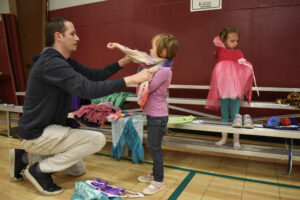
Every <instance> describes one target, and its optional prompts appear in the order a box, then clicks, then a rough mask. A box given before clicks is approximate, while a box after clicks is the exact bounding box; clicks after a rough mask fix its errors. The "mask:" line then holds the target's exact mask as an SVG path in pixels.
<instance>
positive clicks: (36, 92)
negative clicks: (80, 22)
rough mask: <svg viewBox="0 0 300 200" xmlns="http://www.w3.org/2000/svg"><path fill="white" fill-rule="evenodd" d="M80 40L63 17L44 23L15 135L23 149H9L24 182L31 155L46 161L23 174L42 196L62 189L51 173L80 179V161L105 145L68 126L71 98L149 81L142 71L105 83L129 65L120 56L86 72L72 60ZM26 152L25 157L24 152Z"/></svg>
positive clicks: (14, 173)
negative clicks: (41, 43) (43, 41)
mask: <svg viewBox="0 0 300 200" xmlns="http://www.w3.org/2000/svg"><path fill="white" fill-rule="evenodd" d="M78 42H79V38H78V36H77V34H76V31H75V28H74V25H73V23H72V22H71V21H70V20H69V19H67V18H64V17H58V18H54V19H52V20H49V22H48V23H47V25H46V46H47V47H46V48H45V49H44V50H43V51H42V53H41V54H40V55H39V56H37V57H36V58H35V65H34V67H33V69H32V70H31V72H30V75H29V78H28V84H27V89H26V96H25V102H24V106H23V110H24V113H23V115H22V117H21V119H20V120H19V132H18V134H19V136H20V137H21V138H22V139H23V140H22V146H23V147H24V149H25V151H26V152H25V151H24V150H21V149H12V150H10V176H11V178H12V179H13V180H21V179H22V174H21V173H22V171H23V170H24V169H25V168H26V166H27V165H28V162H29V159H28V153H29V155H39V156H40V157H43V158H44V159H42V160H40V161H39V162H36V163H35V164H33V165H31V166H29V167H27V168H26V169H25V171H24V174H25V176H26V177H27V178H28V180H29V181H31V183H32V184H33V185H34V186H35V187H36V188H37V189H38V191H40V192H41V193H42V194H44V195H54V194H59V193H61V192H62V191H63V190H62V188H61V187H59V186H57V185H56V184H54V183H53V180H52V177H51V173H53V172H58V171H66V172H67V173H69V174H72V175H82V174H83V173H84V170H85V166H84V163H83V161H82V159H83V158H85V157H87V156H88V155H91V154H93V153H95V152H98V151H100V150H101V149H102V148H103V146H104V145H105V143H106V140H105V137H104V135H103V134H102V133H99V132H95V131H89V130H81V129H72V128H70V127H67V126H66V124H67V115H68V113H69V111H70V108H71V101H72V95H77V96H80V97H83V98H87V99H91V98H98V97H101V96H106V95H108V94H111V93H114V92H117V91H119V90H121V89H123V88H125V87H126V86H128V85H130V84H133V83H140V82H143V81H145V80H147V81H150V80H151V78H152V74H151V72H150V71H145V70H143V71H142V72H139V73H137V74H134V75H132V76H127V77H125V78H120V79H115V80H107V81H104V80H105V79H107V78H108V77H110V76H112V75H113V74H115V73H116V72H117V71H119V70H120V69H122V67H123V66H124V65H126V64H128V63H130V62H131V60H130V58H128V57H124V58H122V59H120V60H118V62H115V63H113V64H111V65H108V66H107V67H104V68H100V69H90V68H87V67H85V66H83V65H81V64H79V63H77V62H76V61H75V60H74V59H72V58H70V56H71V54H72V53H73V52H75V51H76V49H77V45H78ZM27 152H28V153H27Z"/></svg>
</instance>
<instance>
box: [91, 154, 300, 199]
mask: <svg viewBox="0 0 300 200" xmlns="http://www.w3.org/2000/svg"><path fill="white" fill-rule="evenodd" d="M96 154H97V155H102V156H106V157H111V156H110V155H108V154H103V153H96ZM121 159H122V160H128V161H132V160H131V159H129V158H121ZM144 163H145V164H149V165H153V163H152V162H149V161H144ZM164 167H166V168H170V169H177V170H181V171H186V172H190V173H194V175H195V174H196V173H198V174H204V175H210V176H217V177H221V178H228V179H234V180H239V181H247V182H253V183H260V184H265V185H274V186H280V187H286V188H294V189H300V186H298V185H289V184H282V183H274V182H270V181H261V180H256V179H249V178H241V177H236V176H229V175H223V174H216V173H211V172H204V171H199V170H193V169H187V168H183V167H176V166H172V165H164ZM189 175H190V174H189ZM189 175H188V176H189ZM194 175H193V176H194ZM184 181H188V179H184V180H183V182H184ZM189 181H190V180H189ZM189 181H188V182H185V183H187V184H186V185H188V183H189ZM183 182H182V183H183ZM182 183H181V184H182ZM181 184H180V185H181ZM180 185H179V186H178V187H180ZM184 188H185V187H184ZM184 188H183V189H184ZM177 189H178V188H177ZM177 189H176V190H175V191H177ZM181 192H182V191H181ZM181 192H180V193H181ZM174 193H175V192H174ZM172 195H173V194H172Z"/></svg>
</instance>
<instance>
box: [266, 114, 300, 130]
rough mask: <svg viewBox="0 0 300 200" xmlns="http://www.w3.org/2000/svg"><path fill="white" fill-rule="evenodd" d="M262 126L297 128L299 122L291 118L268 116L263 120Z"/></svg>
mask: <svg viewBox="0 0 300 200" xmlns="http://www.w3.org/2000/svg"><path fill="white" fill-rule="evenodd" d="M263 126H264V127H265V128H275V129H298V128H299V123H298V122H297V121H296V120H295V119H293V118H287V117H283V118H279V117H276V116H273V117H270V118H269V119H268V120H266V121H264V124H263Z"/></svg>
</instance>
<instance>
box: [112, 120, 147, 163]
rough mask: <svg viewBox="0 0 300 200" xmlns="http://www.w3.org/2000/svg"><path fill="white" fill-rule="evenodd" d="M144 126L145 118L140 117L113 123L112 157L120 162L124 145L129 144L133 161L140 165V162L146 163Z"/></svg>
mask: <svg viewBox="0 0 300 200" xmlns="http://www.w3.org/2000/svg"><path fill="white" fill-rule="evenodd" d="M143 126H144V117H143V116H140V115H133V116H130V117H124V118H120V119H118V120H117V121H114V122H112V139H113V145H112V147H111V157H112V158H113V157H116V158H117V160H120V157H121V155H122V153H123V147H124V144H125V142H127V143H128V147H129V149H130V150H131V154H132V155H131V159H132V161H133V162H135V163H138V162H139V160H141V161H142V162H144V148H143V144H142V141H143Z"/></svg>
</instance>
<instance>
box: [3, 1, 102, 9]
mask: <svg viewBox="0 0 300 200" xmlns="http://www.w3.org/2000/svg"><path fill="white" fill-rule="evenodd" d="M0 1H3V0H0ZM100 1H106V0H49V1H48V3H49V4H48V6H49V8H48V9H49V11H50V10H57V9H61V8H68V7H72V6H79V5H84V4H88V3H95V2H100Z"/></svg>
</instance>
